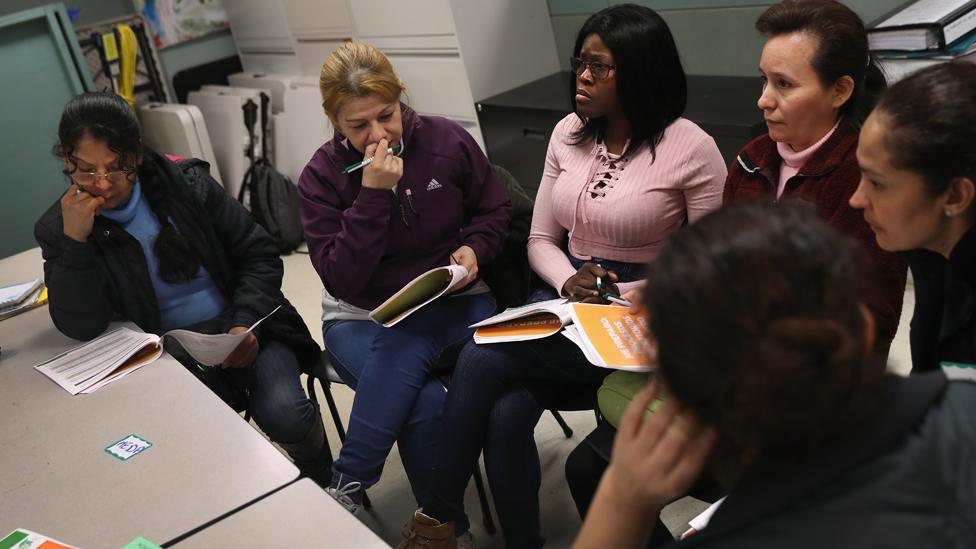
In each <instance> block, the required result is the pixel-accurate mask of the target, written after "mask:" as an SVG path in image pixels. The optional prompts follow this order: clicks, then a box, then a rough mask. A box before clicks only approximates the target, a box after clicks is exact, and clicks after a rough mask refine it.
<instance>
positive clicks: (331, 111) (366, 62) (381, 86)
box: [319, 42, 406, 124]
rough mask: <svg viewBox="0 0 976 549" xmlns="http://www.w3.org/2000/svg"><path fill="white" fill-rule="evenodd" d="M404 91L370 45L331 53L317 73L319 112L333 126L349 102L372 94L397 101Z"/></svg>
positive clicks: (349, 44)
mask: <svg viewBox="0 0 976 549" xmlns="http://www.w3.org/2000/svg"><path fill="white" fill-rule="evenodd" d="M404 89H406V88H405V87H404V85H403V82H401V81H400V79H399V78H397V75H396V73H394V72H393V65H392V64H391V63H390V60H389V59H387V57H386V55H384V54H383V52H381V51H380V50H379V49H377V48H376V47H375V46H371V45H369V44H362V43H357V42H346V43H344V44H342V45H341V46H339V47H338V48H336V49H334V50H332V53H330V54H329V57H327V58H326V59H325V63H322V71H321V72H320V73H319V90H320V91H321V92H322V109H323V110H325V115H326V116H328V117H329V120H331V121H332V123H333V124H335V123H336V117H337V116H338V114H339V110H340V109H341V108H342V107H343V106H344V105H345V104H346V103H347V102H348V101H349V100H350V99H358V98H361V97H366V96H368V95H373V94H375V95H378V96H379V97H381V98H382V99H383V100H384V101H389V102H393V101H399V100H400V95H401V94H402V93H403V91H404Z"/></svg>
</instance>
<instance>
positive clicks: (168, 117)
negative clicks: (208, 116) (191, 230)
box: [136, 103, 223, 184]
mask: <svg viewBox="0 0 976 549" xmlns="http://www.w3.org/2000/svg"><path fill="white" fill-rule="evenodd" d="M136 114H137V115H138V117H139V124H140V125H141V126H142V133H143V140H145V142H146V145H149V147H151V148H152V149H153V150H155V151H156V152H159V153H168V154H172V155H176V156H186V157H192V158H199V159H200V160H204V161H206V162H208V163H209V164H210V175H211V176H213V178H214V179H215V180H217V182H218V183H221V184H223V180H222V179H221V177H220V167H219V165H218V163H217V156H216V155H215V154H214V149H213V146H212V145H211V143H210V135H209V134H208V133H207V124H206V122H204V120H203V114H202V113H201V112H200V109H198V108H197V107H196V106H194V105H177V104H173V103H148V104H145V105H140V106H138V107H137V108H136Z"/></svg>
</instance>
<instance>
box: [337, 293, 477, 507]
mask: <svg viewBox="0 0 976 549" xmlns="http://www.w3.org/2000/svg"><path fill="white" fill-rule="evenodd" d="M494 310H495V300H494V299H493V298H492V297H491V295H490V294H482V295H476V296H467V297H445V298H441V299H438V300H436V301H434V302H432V303H430V304H429V305H427V306H425V307H424V308H422V309H420V310H419V311H417V312H415V313H414V314H413V315H411V316H410V317H409V318H407V319H406V320H404V321H402V322H400V323H399V324H397V325H395V326H393V327H391V328H384V327H382V326H380V325H379V324H376V323H374V322H372V321H369V320H337V321H330V322H326V323H325V324H324V325H323V326H322V335H323V337H324V339H325V345H326V349H328V351H329V354H330V355H331V356H332V361H333V365H334V366H335V369H336V372H337V373H338V374H339V376H341V377H342V379H343V381H345V382H346V383H347V384H348V385H349V386H350V387H352V388H353V389H355V391H356V397H355V399H354V400H353V405H352V412H351V414H350V417H349V426H348V429H347V433H346V441H345V443H344V444H343V445H342V451H341V452H340V453H339V459H337V460H336V462H335V464H334V465H333V466H332V471H333V476H334V477H335V476H336V475H338V474H342V475H343V482H344V483H345V482H350V481H359V482H361V483H363V486H364V487H369V486H371V485H373V484H375V483H376V482H377V481H379V479H380V475H381V474H382V472H383V464H384V462H385V461H386V457H387V455H388V454H389V453H390V450H391V449H392V448H393V443H394V442H396V443H397V444H398V447H399V450H400V459H401V460H402V461H403V467H404V469H405V470H406V472H407V477H408V478H409V480H410V486H411V488H412V489H413V492H414V497H416V498H417V501H418V502H422V501H424V500H425V499H427V498H428V497H429V496H428V492H429V487H430V477H431V473H432V470H433V465H434V458H435V457H436V456H437V455H438V453H439V448H440V446H441V444H440V443H441V440H442V437H441V434H442V432H443V424H442V414H441V413H442V411H443V405H444V397H445V389H444V385H443V384H441V382H440V381H439V380H438V379H436V378H435V377H434V376H432V375H431V372H430V370H431V367H432V366H433V365H435V364H436V361H437V359H438V358H439V357H440V356H441V354H442V353H444V352H445V351H446V350H448V349H450V348H451V347H454V348H456V347H457V346H459V345H462V344H463V343H464V342H465V341H468V340H470V339H471V334H472V333H473V332H474V330H472V329H470V328H468V326H469V325H471V324H473V323H475V322H478V321H479V320H483V319H485V318H487V317H489V316H491V314H492V313H493V312H494Z"/></svg>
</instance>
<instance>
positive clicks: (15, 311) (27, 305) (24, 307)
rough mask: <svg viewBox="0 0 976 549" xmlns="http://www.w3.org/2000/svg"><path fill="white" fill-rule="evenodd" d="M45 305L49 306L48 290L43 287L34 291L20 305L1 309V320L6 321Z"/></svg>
mask: <svg viewBox="0 0 976 549" xmlns="http://www.w3.org/2000/svg"><path fill="white" fill-rule="evenodd" d="M45 304H47V288H46V287H44V286H41V287H40V288H38V289H36V290H34V292H33V293H31V294H30V295H29V296H28V297H27V299H25V300H23V301H21V302H20V303H19V304H18V305H13V306H10V307H6V308H3V309H0V320H6V319H8V318H10V317H12V316H16V315H19V314H20V313H23V312H26V311H29V310H31V309H34V308H36V307H40V306H41V305H45Z"/></svg>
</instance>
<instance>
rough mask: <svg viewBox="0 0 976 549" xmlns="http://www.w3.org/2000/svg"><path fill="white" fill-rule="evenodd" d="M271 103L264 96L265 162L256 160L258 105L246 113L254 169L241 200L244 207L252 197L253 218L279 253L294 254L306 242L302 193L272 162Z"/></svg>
mask: <svg viewBox="0 0 976 549" xmlns="http://www.w3.org/2000/svg"><path fill="white" fill-rule="evenodd" d="M268 103H269V98H268V96H267V95H266V94H264V93H262V94H261V107H262V108H261V136H262V139H261V153H262V154H261V158H259V159H257V160H255V159H254V123H255V118H256V113H255V111H256V110H257V105H255V104H254V102H253V101H251V100H250V99H249V100H248V101H247V103H245V104H244V106H243V107H242V108H243V109H244V125H245V126H247V131H248V135H249V136H250V139H251V142H250V147H249V148H248V158H250V159H251V167H250V168H248V170H247V173H245V174H244V181H242V182H241V190H240V191H239V192H238V193H237V200H238V201H239V202H240V203H241V204H243V203H244V193H249V197H250V203H251V215H252V216H254V220H255V221H257V222H258V224H259V225H261V226H262V227H264V228H265V230H267V231H268V234H270V235H271V239H272V240H274V243H275V245H277V246H278V251H280V252H281V253H283V254H288V253H291V252H292V251H294V250H295V248H297V247H298V245H299V244H301V243H302V240H304V236H303V235H302V220H301V214H300V212H299V208H300V203H299V198H298V189H297V188H296V187H295V184H294V183H292V182H291V180H290V179H288V177H286V176H285V175H283V174H282V173H280V172H279V171H278V170H276V169H275V168H274V166H272V165H271V162H270V161H268V158H267V157H268V146H267V141H268V133H267V125H268V115H267V113H268Z"/></svg>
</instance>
